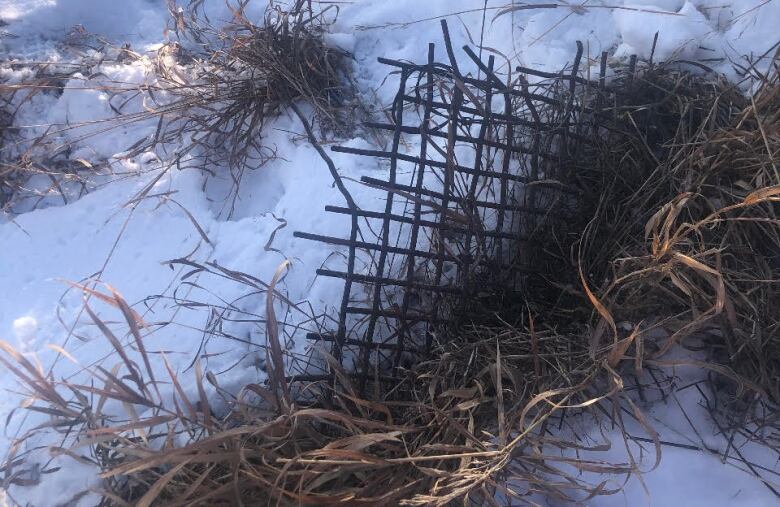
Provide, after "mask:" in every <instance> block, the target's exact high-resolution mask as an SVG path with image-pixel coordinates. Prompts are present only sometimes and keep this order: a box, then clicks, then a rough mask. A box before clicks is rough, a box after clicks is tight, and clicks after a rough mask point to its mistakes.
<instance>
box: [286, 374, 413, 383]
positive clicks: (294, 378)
mask: <svg viewBox="0 0 780 507" xmlns="http://www.w3.org/2000/svg"><path fill="white" fill-rule="evenodd" d="M347 376H348V377H352V378H356V379H361V378H365V379H366V380H369V381H371V380H377V379H378V380H379V381H380V382H392V383H398V382H399V381H400V380H402V379H401V378H399V377H391V376H388V375H379V376H378V377H376V376H374V375H364V374H362V373H348V374H347ZM334 379H335V375H334V374H333V373H324V374H319V375H291V376H289V377H285V380H286V381H287V382H324V381H332V380H334Z"/></svg>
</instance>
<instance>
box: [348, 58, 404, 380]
mask: <svg viewBox="0 0 780 507" xmlns="http://www.w3.org/2000/svg"><path fill="white" fill-rule="evenodd" d="M408 78H409V72H408V71H407V70H406V69H401V80H400V84H399V88H398V93H397V94H396V98H395V102H394V105H393V108H394V113H395V114H394V117H393V120H394V121H395V124H396V129H395V132H394V133H393V145H392V148H391V150H390V151H391V156H390V184H391V185H394V184H395V180H396V176H397V170H398V146H399V144H400V143H401V126H403V124H404V121H403V114H404V102H403V96H404V93H405V92H406V80H407V79H408ZM394 197H395V193H393V192H390V191H388V192H387V198H386V201H385V217H384V219H383V220H382V222H383V223H382V247H381V249H380V250H379V261H378V262H377V264H376V277H377V278H384V272H385V263H386V262H387V253H388V247H389V242H390V217H389V216H388V215H390V214H391V213H392V212H393V198H394ZM381 297H382V284H381V283H377V284H375V285H374V294H373V297H372V305H373V311H374V313H372V314H371V315H370V316H369V319H368V328H367V329H366V333H365V335H364V336H363V339H364V340H365V341H366V343H368V344H369V345H370V344H371V343H372V342H373V340H374V332H375V330H376V321H377V318H378V316H377V315H376V312H377V311H378V310H379V305H380V299H381ZM370 359H371V354H370V352H369V349H368V348H366V349H365V350H364V351H363V353H362V354H361V358H360V362H361V368H362V370H363V374H364V375H368V371H369V362H370ZM365 385H366V381H365V378H364V379H361V382H360V393H361V394H364V390H365Z"/></svg>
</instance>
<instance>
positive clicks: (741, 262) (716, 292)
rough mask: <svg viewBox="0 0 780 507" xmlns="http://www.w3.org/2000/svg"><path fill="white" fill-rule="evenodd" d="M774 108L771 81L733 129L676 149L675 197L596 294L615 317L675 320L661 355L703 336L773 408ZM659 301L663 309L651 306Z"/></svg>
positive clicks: (778, 353)
mask: <svg viewBox="0 0 780 507" xmlns="http://www.w3.org/2000/svg"><path fill="white" fill-rule="evenodd" d="M721 105H722V104H721V103H720V102H716V103H715V106H713V108H712V112H711V115H710V118H713V117H714V116H715V115H716V114H717V113H718V112H719V110H718V106H721ZM778 106H780V83H779V82H778V76H777V74H775V75H774V76H772V77H771V78H770V79H769V80H767V81H766V82H765V83H763V84H762V86H761V87H760V88H759V89H758V90H757V91H756V92H755V94H754V95H753V96H752V97H751V98H750V99H749V100H747V101H745V103H743V104H742V106H741V108H740V109H739V110H738V111H736V112H735V113H734V114H733V115H731V118H730V120H729V122H728V123H727V124H721V125H715V126H712V124H711V123H709V124H705V125H704V126H703V127H702V128H700V129H699V130H698V131H697V132H696V133H695V135H694V136H692V137H691V138H690V140H689V141H688V142H686V143H685V144H682V145H678V146H673V147H672V152H671V153H670V155H669V156H668V158H667V160H666V162H665V164H666V165H665V166H664V167H665V168H666V167H668V169H665V172H667V173H670V174H671V175H672V178H674V179H673V183H674V185H673V186H672V189H673V190H674V192H673V193H670V194H669V195H667V197H666V201H665V202H663V203H662V205H660V206H658V205H657V206H654V207H653V208H651V209H650V211H653V214H652V216H651V217H650V218H649V219H648V220H647V221H646V223H645V229H644V234H643V248H642V249H641V250H635V251H627V252H626V254H627V255H624V256H623V258H621V259H617V260H615V261H614V262H613V263H612V265H611V267H612V269H613V274H612V276H611V277H610V279H609V281H608V283H606V284H604V285H603V286H602V288H601V290H600V291H599V293H600V297H601V299H602V301H603V302H604V303H605V305H606V306H607V308H610V309H612V308H614V310H611V311H613V313H614V316H615V318H619V319H630V320H632V321H633V322H638V321H639V320H641V319H650V318H652V317H653V314H655V315H656V316H658V317H664V318H667V319H669V322H667V323H666V324H665V327H666V328H667V329H668V330H669V331H670V332H671V335H670V336H669V337H668V338H667V339H666V340H664V341H663V342H662V343H661V344H660V349H659V350H658V351H657V352H656V353H655V355H656V356H661V355H663V354H664V353H665V352H666V351H668V350H669V349H670V348H671V347H672V346H673V345H675V344H679V343H682V344H685V340H686V339H687V338H689V337H691V336H695V335H701V333H702V332H707V338H706V339H705V343H706V344H707V345H708V346H709V347H710V348H711V351H712V353H713V356H712V358H713V359H714V360H716V361H717V362H718V363H720V364H723V365H726V366H729V367H730V368H733V369H734V371H736V372H737V373H738V374H739V375H740V376H741V377H742V378H744V379H746V380H747V381H748V382H750V383H752V385H753V386H754V387H757V388H760V391H761V393H763V394H765V395H767V396H768V397H769V398H770V399H771V400H772V401H773V402H775V403H777V402H778V401H780V383H778V382H779V381H778V379H780V376H779V375H780V336H778V331H779V326H780V306H779V305H778V302H780V300H779V299H778V297H779V296H780V285H778V280H780V263H779V262H778V259H779V258H778V252H780V222H778V213H780V204H779V203H780V173H778V168H777V162H776V161H777V157H778V155H779V154H780V122H778V120H779V119H780V116H779V115H778ZM711 121H712V122H714V120H711ZM654 184H655V180H650V181H649V182H648V184H647V185H648V186H650V187H653V185H654ZM641 197H642V196H641V195H640V194H639V193H638V192H637V193H636V194H635V196H634V197H633V200H634V202H636V203H639V204H641V201H639V200H638V199H640V198H641ZM640 209H642V208H640ZM654 298H655V299H656V301H657V303H656V304H657V305H660V306H658V307H657V308H658V310H662V311H657V310H655V309H654V308H653V307H652V306H647V301H648V300H650V301H652V300H653V299H654ZM643 301H644V302H643Z"/></svg>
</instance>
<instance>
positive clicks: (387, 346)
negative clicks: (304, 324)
mask: <svg viewBox="0 0 780 507" xmlns="http://www.w3.org/2000/svg"><path fill="white" fill-rule="evenodd" d="M306 339H307V340H311V341H320V340H321V341H326V342H333V341H336V337H335V336H333V335H330V334H319V333H307V334H306ZM342 343H343V344H344V345H345V346H350V347H363V348H365V347H368V348H371V349H382V350H398V345H396V344H394V343H381V342H372V343H368V342H365V341H361V340H355V339H354V338H347V339H344V340H342ZM403 350H405V351H407V352H411V353H413V354H416V353H417V352H418V351H417V348H415V347H406V346H404V348H403Z"/></svg>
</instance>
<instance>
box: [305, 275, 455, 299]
mask: <svg viewBox="0 0 780 507" xmlns="http://www.w3.org/2000/svg"><path fill="white" fill-rule="evenodd" d="M317 275H319V276H329V277H331V278H341V279H343V280H353V281H356V282H359V283H379V284H385V285H396V286H398V287H410V288H412V289H418V290H424V291H429V292H445V293H448V294H457V293H458V292H460V289H458V288H457V287H452V286H449V285H443V286H442V285H432V284H428V283H421V282H413V281H410V280H395V279H393V278H385V277H379V276H372V275H360V274H357V273H351V274H350V273H344V272H342V271H333V270H331V269H318V270H317Z"/></svg>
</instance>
